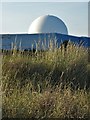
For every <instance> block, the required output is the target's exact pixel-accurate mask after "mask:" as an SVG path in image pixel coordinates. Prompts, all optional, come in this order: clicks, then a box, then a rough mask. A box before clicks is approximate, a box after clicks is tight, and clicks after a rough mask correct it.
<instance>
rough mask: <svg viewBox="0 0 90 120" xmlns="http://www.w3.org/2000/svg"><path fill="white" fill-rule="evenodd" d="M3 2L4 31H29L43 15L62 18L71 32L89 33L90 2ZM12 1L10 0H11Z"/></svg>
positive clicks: (76, 33) (78, 33)
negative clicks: (34, 21) (35, 20)
mask: <svg viewBox="0 0 90 120" xmlns="http://www.w3.org/2000/svg"><path fill="white" fill-rule="evenodd" d="M3 1H5V2H2V11H0V13H1V14H2V15H1V16H2V32H3V33H24V32H25V33H27V32H28V28H29V25H30V24H31V23H32V21H33V20H34V19H36V18H37V17H39V16H41V15H45V14H51V15H55V16H57V17H59V18H60V19H62V20H63V21H64V22H65V24H66V25H67V27H68V31H69V34H71V35H78V36H87V35H88V2H6V0H3ZM9 1H10V0H9Z"/></svg>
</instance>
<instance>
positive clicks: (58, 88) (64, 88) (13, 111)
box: [2, 44, 90, 119]
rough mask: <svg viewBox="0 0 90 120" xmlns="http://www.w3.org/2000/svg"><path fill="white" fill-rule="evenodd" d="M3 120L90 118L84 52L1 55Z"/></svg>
mask: <svg viewBox="0 0 90 120" xmlns="http://www.w3.org/2000/svg"><path fill="white" fill-rule="evenodd" d="M2 62H3V63H2V68H3V71H2V74H3V76H2V92H3V99H2V102H3V107H2V110H3V118H38V119H43V118H61V119H64V118H85V119H86V118H90V81H89V77H90V76H89V73H90V64H89V63H88V52H87V49H86V48H83V47H78V46H75V45H72V44H68V47H67V51H65V50H64V48H63V49H61V48H59V49H57V48H54V49H52V47H50V49H49V50H48V51H44V52H41V51H36V52H35V53H33V51H31V52H30V51H29V52H28V51H27V52H23V51H18V52H17V51H16V50H13V52H12V54H11V53H10V52H9V54H7V55H6V54H4V55H3V61H2Z"/></svg>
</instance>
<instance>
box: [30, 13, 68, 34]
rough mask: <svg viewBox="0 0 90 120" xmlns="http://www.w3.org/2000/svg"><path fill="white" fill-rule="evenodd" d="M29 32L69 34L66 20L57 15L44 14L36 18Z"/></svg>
mask: <svg viewBox="0 0 90 120" xmlns="http://www.w3.org/2000/svg"><path fill="white" fill-rule="evenodd" d="M28 33H29V34H35V33H61V34H68V30H67V27H66V25H65V24H64V22H63V21H62V20H61V19H59V18H58V17H56V16H53V15H44V16H40V17H38V18H37V19H35V20H34V21H33V22H32V24H31V25H30V27H29V31H28Z"/></svg>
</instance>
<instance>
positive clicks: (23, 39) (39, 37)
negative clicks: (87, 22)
mask: <svg viewBox="0 0 90 120" xmlns="http://www.w3.org/2000/svg"><path fill="white" fill-rule="evenodd" d="M50 40H51V41H56V42H57V44H58V47H59V46H60V44H61V41H64V40H70V41H72V42H74V43H76V44H79V43H80V41H83V46H85V47H88V46H90V37H76V36H70V35H63V34H58V33H47V34H0V41H2V48H1V46H0V49H7V50H9V49H11V48H12V44H13V43H14V44H16V45H17V48H18V49H19V47H20V46H21V48H22V49H32V44H33V46H34V48H36V43H40V46H42V45H41V44H44V45H45V46H46V47H47V46H48V43H49V42H50ZM0 43H1V42H0Z"/></svg>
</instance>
